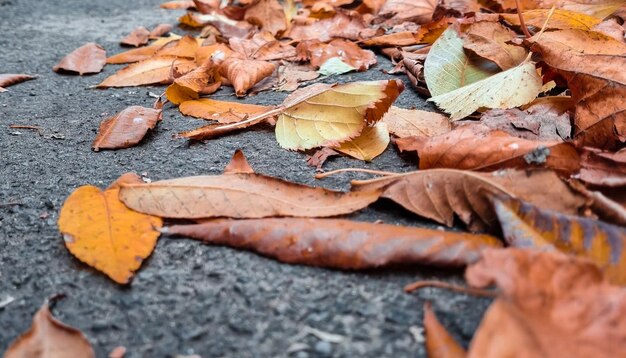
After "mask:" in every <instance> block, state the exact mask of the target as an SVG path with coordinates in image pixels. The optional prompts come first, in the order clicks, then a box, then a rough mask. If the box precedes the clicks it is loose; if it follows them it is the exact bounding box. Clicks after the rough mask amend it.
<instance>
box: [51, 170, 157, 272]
mask: <svg viewBox="0 0 626 358" xmlns="http://www.w3.org/2000/svg"><path fill="white" fill-rule="evenodd" d="M137 182H139V183H141V182H142V181H141V179H139V178H138V177H137V176H136V175H134V174H125V175H123V176H122V177H120V178H119V179H118V180H117V181H116V182H115V183H114V184H113V185H112V186H111V187H109V188H108V189H106V190H105V191H101V190H100V189H99V188H97V187H94V186H91V185H86V186H82V187H80V188H78V189H76V190H75V191H74V192H73V193H72V194H71V195H70V196H69V197H68V198H67V200H66V201H65V203H64V204H63V207H62V208H61V213H60V214H59V222H58V225H59V231H60V232H61V233H62V234H63V238H64V240H65V246H66V247H67V249H68V250H69V251H70V252H71V253H72V255H74V256H76V258H78V259H79V260H81V261H82V262H84V263H86V264H88V265H90V266H92V267H94V268H95V269H97V270H99V271H101V272H104V273H105V274H106V275H107V276H109V277H110V278H111V279H112V280H113V281H115V282H117V283H120V284H126V283H128V282H129V280H130V278H131V277H132V276H133V272H134V271H136V270H137V269H139V267H140V266H141V262H142V261H143V260H144V259H145V258H146V257H148V256H149V255H150V254H151V253H152V250H153V249H154V246H155V245H156V241H157V238H158V237H159V231H157V230H158V228H160V227H161V226H162V224H163V223H162V220H161V218H158V217H155V216H150V215H145V214H141V213H138V212H135V211H132V210H130V209H128V208H127V207H126V206H125V205H124V204H123V203H122V202H121V201H120V200H119V199H118V195H119V191H120V188H119V184H120V183H137Z"/></svg>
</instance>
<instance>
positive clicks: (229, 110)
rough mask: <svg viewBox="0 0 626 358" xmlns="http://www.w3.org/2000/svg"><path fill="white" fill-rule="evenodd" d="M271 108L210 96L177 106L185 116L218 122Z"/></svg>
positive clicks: (240, 117) (231, 120)
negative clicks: (216, 98)
mask: <svg viewBox="0 0 626 358" xmlns="http://www.w3.org/2000/svg"><path fill="white" fill-rule="evenodd" d="M273 108H274V107H270V106H258V105H255V104H247V103H239V102H227V101H218V100H214V99H210V98H200V99H198V100H194V101H185V102H183V103H181V105H180V106H179V107H178V109H179V110H180V113H182V114H184V115H186V116H192V117H196V118H202V119H207V120H215V121H218V122H219V123H235V122H239V121H242V120H245V119H247V118H249V117H252V116H255V115H259V114H261V113H265V112H267V111H270V110H272V109H273Z"/></svg>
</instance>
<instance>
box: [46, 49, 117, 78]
mask: <svg viewBox="0 0 626 358" xmlns="http://www.w3.org/2000/svg"><path fill="white" fill-rule="evenodd" d="M106 58H107V55H106V51H104V49H103V48H102V46H100V45H98V44H96V43H94V42H89V43H87V44H84V45H83V46H81V47H79V48H77V49H76V50H74V51H72V52H71V53H70V54H68V55H67V56H65V57H63V59H62V60H61V61H60V62H59V63H58V64H57V65H56V66H54V68H53V70H54V72H60V71H68V72H76V73H78V74H79V75H81V76H82V75H84V74H89V73H99V72H100V71H102V69H103V68H104V65H105V64H106Z"/></svg>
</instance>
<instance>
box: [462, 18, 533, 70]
mask: <svg viewBox="0 0 626 358" xmlns="http://www.w3.org/2000/svg"><path fill="white" fill-rule="evenodd" d="M516 37H517V36H516V35H515V33H514V32H513V31H511V30H509V29H508V28H506V27H504V26H502V25H500V24H499V23H497V22H487V21H482V22H477V23H475V24H472V25H471V26H470V27H469V29H468V30H467V32H466V35H465V38H464V39H463V47H464V48H465V49H468V50H470V51H472V52H474V53H475V54H477V55H478V56H480V57H482V58H486V59H488V60H490V61H493V62H495V63H496V64H497V65H498V66H499V67H500V68H501V69H503V70H508V69H509V68H512V67H515V66H517V65H519V64H520V63H522V61H524V59H525V58H526V56H527V52H526V50H525V49H524V48H523V47H519V46H514V45H510V44H508V43H507V42H508V41H511V40H513V39H515V38H516Z"/></svg>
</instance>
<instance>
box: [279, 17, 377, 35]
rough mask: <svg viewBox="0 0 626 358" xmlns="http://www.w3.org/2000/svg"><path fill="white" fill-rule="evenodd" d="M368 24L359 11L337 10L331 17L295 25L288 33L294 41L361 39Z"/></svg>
mask: <svg viewBox="0 0 626 358" xmlns="http://www.w3.org/2000/svg"><path fill="white" fill-rule="evenodd" d="M365 29H366V25H365V22H364V20H363V17H362V16H361V15H359V14H357V13H349V14H346V13H343V12H337V14H335V16H333V17H332V18H330V19H323V20H320V21H316V22H314V23H313V24H310V25H294V26H293V27H292V28H291V30H290V31H289V33H288V34H286V35H285V36H284V37H289V38H291V39H292V40H294V41H298V42H300V41H304V40H319V41H322V42H328V41H330V40H332V39H334V38H343V39H347V40H359V39H360V38H361V37H366V36H362V33H363V31H365Z"/></svg>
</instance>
